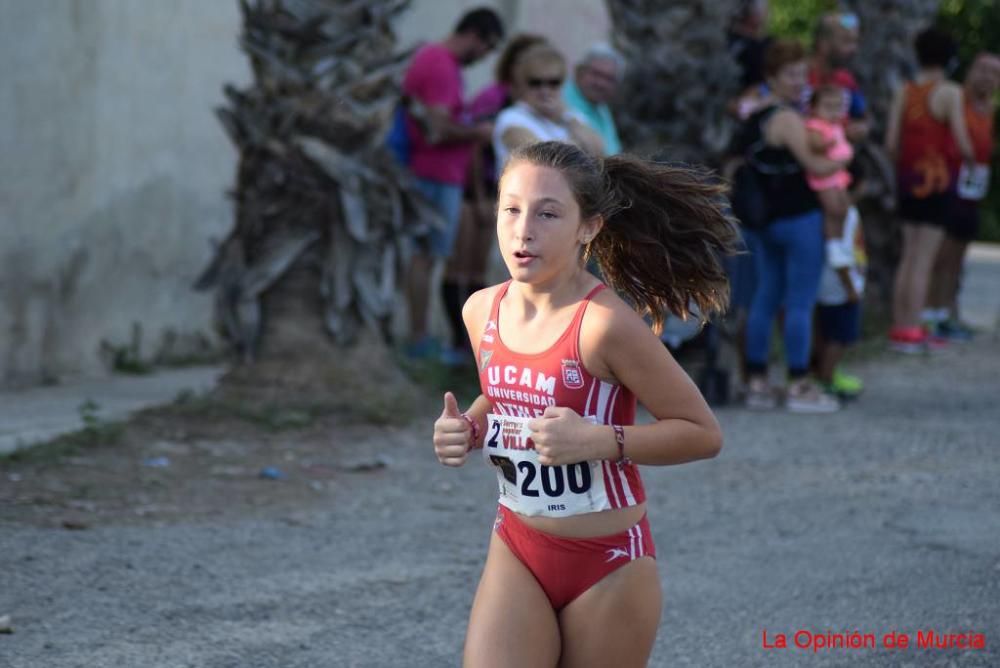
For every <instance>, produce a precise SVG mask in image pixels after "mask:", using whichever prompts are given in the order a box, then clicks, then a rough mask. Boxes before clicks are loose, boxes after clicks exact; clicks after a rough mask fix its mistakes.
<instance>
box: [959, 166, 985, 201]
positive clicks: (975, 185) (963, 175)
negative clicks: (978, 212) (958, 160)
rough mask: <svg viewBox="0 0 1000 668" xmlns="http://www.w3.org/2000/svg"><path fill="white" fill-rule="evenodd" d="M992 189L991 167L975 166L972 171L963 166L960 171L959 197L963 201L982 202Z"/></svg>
mask: <svg viewBox="0 0 1000 668" xmlns="http://www.w3.org/2000/svg"><path fill="white" fill-rule="evenodd" d="M989 188H990V166H989V165H983V164H979V165H974V166H973V167H972V168H971V169H970V168H969V166H968V165H966V164H964V163H963V164H962V168H961V169H959V170H958V196H959V197H961V198H962V199H971V200H981V199H982V198H984V197H986V191H987V190H989Z"/></svg>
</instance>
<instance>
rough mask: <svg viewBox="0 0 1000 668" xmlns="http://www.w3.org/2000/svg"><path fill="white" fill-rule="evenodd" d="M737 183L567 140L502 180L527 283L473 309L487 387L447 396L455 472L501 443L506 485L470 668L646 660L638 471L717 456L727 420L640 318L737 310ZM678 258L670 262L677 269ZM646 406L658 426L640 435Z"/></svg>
mask: <svg viewBox="0 0 1000 668" xmlns="http://www.w3.org/2000/svg"><path fill="white" fill-rule="evenodd" d="M721 194H722V189H721V186H717V185H714V184H712V183H710V182H709V181H708V180H707V179H705V178H704V175H701V174H698V173H694V172H691V171H689V170H686V169H682V168H678V167H669V166H666V165H661V164H655V163H651V162H647V161H644V160H641V159H639V158H635V157H632V156H625V155H616V156H611V157H608V158H600V157H595V156H591V155H588V154H587V153H585V152H584V151H583V150H581V149H580V148H578V147H576V146H573V145H571V144H566V143H562V142H542V143H534V144H528V145H526V146H523V147H520V148H518V149H517V150H515V152H514V153H513V155H512V156H511V158H510V159H509V160H508V162H507V164H506V167H505V169H504V171H503V174H502V176H501V179H500V193H499V198H498V202H499V206H498V214H497V236H498V239H499V245H500V251H501V254H502V255H503V259H504V262H505V264H506V265H507V269H508V271H509V272H510V276H511V280H510V281H508V282H506V283H503V284H501V285H496V286H493V287H490V288H486V289H484V290H480V291H479V292H477V293H475V294H474V295H472V297H470V298H469V300H468V302H466V305H465V309H464V311H463V315H464V318H465V323H466V328H467V329H468V331H469V335H470V339H471V340H472V341H473V342H474V343H473V345H474V348H475V353H476V360H477V363H478V367H479V372H480V386H481V388H482V394H481V395H480V396H479V397H478V398H477V399H476V400H475V401H474V402H473V403H472V405H471V406H470V407H469V408H468V409H467V410H466V412H465V413H461V412H460V411H459V408H458V405H457V403H456V400H455V397H454V396H453V395H452V394H451V393H450V392H449V393H446V394H445V397H444V410H443V412H442V413H441V416H440V417H439V418H438V419H437V421H436V422H435V423H434V450H435V453H436V455H437V457H438V459H439V460H440V461H441V463H443V464H445V465H448V466H461V465H462V464H464V463H465V462H466V460H467V458H468V454H469V451H470V450H472V449H473V448H482V449H483V454H484V456H485V458H486V461H487V462H488V463H489V464H491V465H492V466H495V467H496V473H497V483H498V486H499V489H500V508H499V512H498V514H497V519H496V523H495V525H494V528H495V530H494V532H493V536H492V540H491V541H490V547H489V552H488V555H487V558H486V565H485V567H484V569H483V575H482V578H481V580H480V582H479V589H478V590H477V592H476V597H475V601H474V602H473V605H472V612H471V616H470V620H469V627H468V631H467V634H466V642H465V655H464V665H465V666H486V665H489V666H545V667H551V666H556V665H559V666H583V665H587V666H593V665H596V666H645V665H646V663H647V661H648V659H649V654H650V652H651V651H652V647H653V642H654V640H655V637H656V631H657V626H658V625H659V620H660V613H661V609H662V597H661V591H660V578H659V575H658V572H657V568H656V563H655V561H654V555H655V550H654V546H653V541H652V537H651V535H650V531H649V527H650V523H649V521H648V519H647V518H646V501H645V494H644V492H643V487H642V480H641V478H640V477H639V471H638V468H637V466H638V465H647V466H665V465H669V464H682V463H685V462H690V461H693V460H697V459H705V458H709V457H714V456H715V455H716V454H717V453H718V452H719V449H720V448H721V447H722V433H721V431H720V429H719V425H718V423H717V422H716V420H715V417H714V416H713V415H712V412H711V410H710V409H709V407H708V405H707V404H706V403H705V400H704V399H703V398H702V396H701V394H700V393H699V392H698V389H697V387H696V386H695V385H694V383H693V382H691V380H690V378H688V376H687V374H686V373H685V372H684V371H683V369H681V367H680V366H679V365H678V364H677V362H676V361H674V359H673V358H672V357H671V355H670V353H669V352H668V351H667V349H666V348H665V347H664V346H663V344H662V343H661V342H660V339H659V338H658V337H657V335H656V334H655V333H654V332H653V331H651V329H650V327H649V326H648V325H647V324H646V322H644V320H643V319H642V317H640V315H639V314H637V313H636V312H635V311H634V310H633V309H632V307H630V306H629V305H628V304H627V303H626V302H625V301H623V299H622V298H620V297H619V296H618V295H617V294H616V293H615V291H614V290H607V289H604V285H603V284H602V283H601V281H600V280H599V279H597V278H595V277H594V276H593V275H592V274H591V273H590V272H588V271H587V268H586V259H587V258H588V257H590V256H593V257H594V258H596V260H597V263H598V265H599V268H600V270H601V273H602V275H603V276H605V277H606V278H607V280H608V283H609V284H610V285H611V286H612V287H614V288H615V289H617V290H619V291H621V292H622V293H623V294H624V295H625V297H626V298H627V299H628V301H629V302H630V303H632V304H635V305H637V308H641V309H643V311H644V312H645V314H646V315H648V316H650V317H651V318H652V320H653V322H654V323H655V325H656V328H659V327H660V326H662V322H663V317H664V315H665V313H666V311H667V310H670V311H673V312H674V313H678V314H681V315H683V314H686V313H687V310H688V307H689V305H697V307H698V311H699V312H700V313H702V314H705V315H706V316H707V314H709V313H711V312H713V311H715V310H717V309H719V308H721V307H722V306H724V302H725V297H724V295H725V294H726V293H727V281H726V276H725V272H724V270H723V268H722V264H721V256H722V255H724V254H725V253H727V252H729V251H730V250H731V248H732V245H733V243H734V242H735V238H736V232H735V228H734V226H733V224H732V222H731V220H730V219H729V218H728V217H727V216H726V214H725V213H724V211H723V209H722V206H723V204H722V201H723V199H722V198H721ZM665 258H669V260H670V262H669V263H666V264H664V259H665ZM636 401H641V402H642V404H643V406H645V408H646V409H647V410H648V411H649V413H650V414H651V415H652V416H653V418H654V420H653V422H652V423H650V424H642V425H637V424H634V423H633V422H634V417H635V406H636Z"/></svg>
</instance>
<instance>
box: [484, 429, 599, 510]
mask: <svg viewBox="0 0 1000 668" xmlns="http://www.w3.org/2000/svg"><path fill="white" fill-rule="evenodd" d="M532 419H533V418H522V417H514V416H511V415H497V414H495V413H489V414H488V415H487V416H486V438H485V440H484V442H483V456H484V457H485V458H486V461H487V462H489V463H490V464H492V465H493V466H494V467H496V470H497V484H498V485H499V487H500V503H501V504H503V505H505V506H507V507H508V508H510V509H511V510H513V511H515V512H518V513H521V514H522V515H545V516H547V517H568V516H570V515H578V514H580V513H593V512H596V511H599V510H606V509H608V508H610V507H611V505H610V503H609V502H608V495H607V491H606V488H605V477H604V475H605V474H604V469H605V467H607V466H615V465H614V464H612V463H609V462H604V461H586V462H578V463H576V464H565V465H563V466H547V465H543V464H540V463H539V462H538V453H537V452H535V444H534V442H532V440H531V430H530V429H528V422H530V421H531V420H532ZM587 419H589V420H591V421H592V422H596V420H595V419H594V418H587Z"/></svg>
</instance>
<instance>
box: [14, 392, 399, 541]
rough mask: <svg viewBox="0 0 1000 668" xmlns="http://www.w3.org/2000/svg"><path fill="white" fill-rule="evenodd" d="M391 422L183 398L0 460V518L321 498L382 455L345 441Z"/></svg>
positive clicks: (135, 518)
mask: <svg viewBox="0 0 1000 668" xmlns="http://www.w3.org/2000/svg"><path fill="white" fill-rule="evenodd" d="M395 429H396V428H394V427H392V426H388V425H378V424H366V423H360V422H357V421H356V420H354V421H350V420H348V421H345V419H344V416H343V415H338V414H335V415H327V416H323V415H319V414H317V411H316V410H309V409H301V408H280V407H274V406H257V407H248V406H246V405H239V406H237V405H234V404H232V403H231V402H220V401H215V400H212V399H207V398H201V397H198V398H191V399H190V400H188V401H187V402H184V401H182V402H178V403H175V404H172V405H169V406H165V407H162V408H156V409H151V410H147V411H144V412H142V413H140V414H139V415H137V416H136V417H135V418H134V419H132V420H130V421H128V422H127V423H121V424H102V423H97V424H94V425H91V426H90V427H88V428H85V429H82V430H80V431H78V432H75V433H73V434H70V435H67V436H65V437H62V438H59V439H56V440H55V441H53V442H51V443H49V444H45V445H42V446H38V447H35V448H32V449H30V450H26V451H23V452H21V453H18V454H15V455H14V456H13V457H10V458H8V459H4V460H0V481H2V483H3V484H0V524H3V523H10V524H27V525H35V526H39V527H63V528H67V529H87V528H92V527H99V526H107V525H123V524H124V525H150V524H152V525H157V524H164V523H172V522H176V521H184V522H199V521H211V520H216V519H225V518H237V517H245V516H248V515H249V516H258V517H266V516H271V515H275V514H281V513H283V512H285V511H287V510H288V509H290V508H297V509H302V508H309V507H311V506H314V505H324V504H328V503H330V502H331V499H332V495H333V494H332V492H333V488H334V487H335V486H336V484H337V480H338V478H342V477H343V476H364V475H370V474H372V473H377V472H378V471H380V470H381V469H383V468H385V466H386V465H387V461H386V460H385V458H384V457H382V456H380V455H377V454H367V455H366V453H365V452H364V451H358V450H355V449H351V448H349V447H345V446H347V445H349V444H351V443H352V442H355V441H359V440H370V439H372V438H376V439H379V438H391V434H392V433H393V432H394V431H395ZM220 499H221V500H223V501H222V502H220Z"/></svg>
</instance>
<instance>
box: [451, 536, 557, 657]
mask: <svg viewBox="0 0 1000 668" xmlns="http://www.w3.org/2000/svg"><path fill="white" fill-rule="evenodd" d="M558 661H559V625H558V623H557V621H556V616H555V612H553V610H552V605H551V604H550V603H549V599H548V597H547V596H546V595H545V592H543V591H542V588H541V586H540V585H539V584H538V581H537V580H535V577H534V576H533V575H532V574H531V572H530V571H529V570H528V568H527V567H526V566H525V565H524V564H522V563H521V562H520V560H519V559H518V558H517V557H516V556H514V554H513V553H512V552H511V551H510V548H508V547H507V545H506V544H505V543H504V542H503V541H502V540H501V539H500V537H499V536H497V535H496V533H494V534H493V537H492V538H491V539H490V549H489V553H488V555H487V557H486V566H485V567H484V568H483V576H482V578H481V579H480V580H479V589H478V590H476V598H475V600H474V601H473V603H472V613H471V615H470V617H469V630H468V632H467V635H466V638H465V657H464V661H463V665H464V666H465V668H533V667H535V666H537V667H538V668H553V667H554V666H555V665H556V664H557V663H558Z"/></svg>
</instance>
